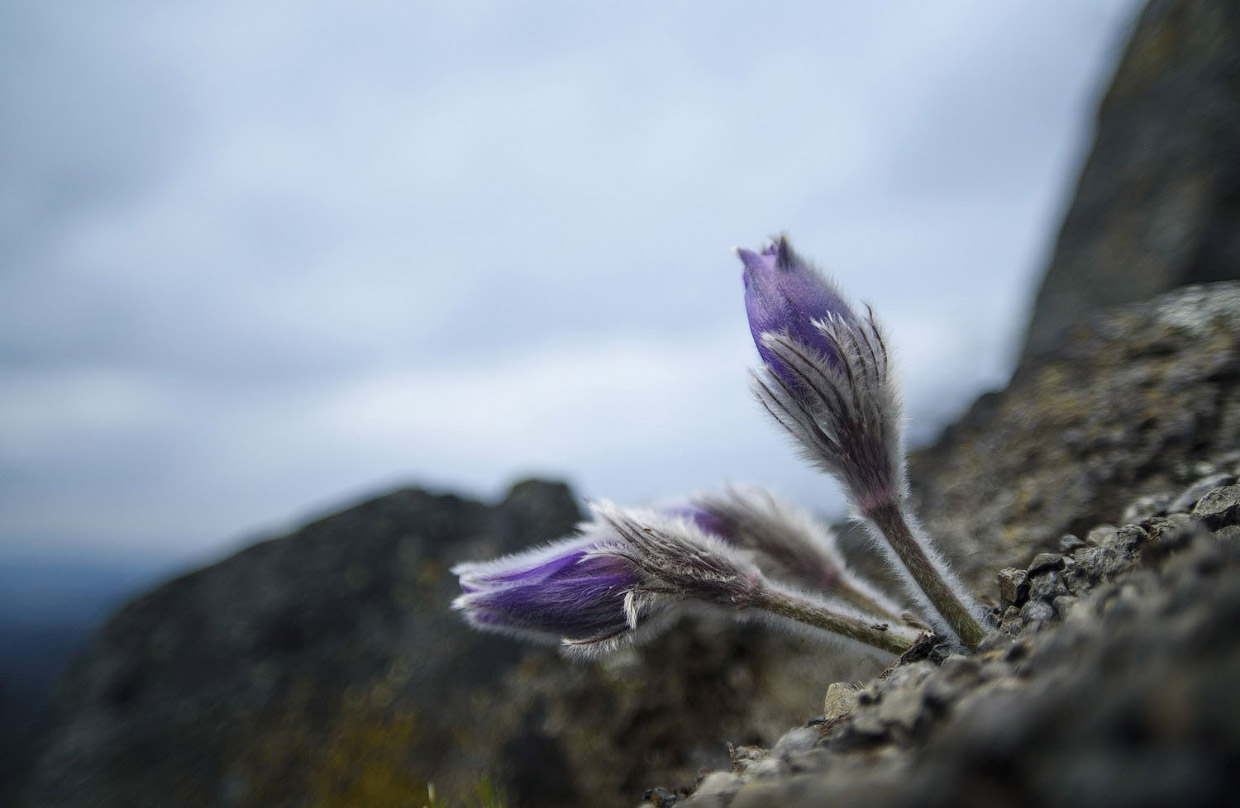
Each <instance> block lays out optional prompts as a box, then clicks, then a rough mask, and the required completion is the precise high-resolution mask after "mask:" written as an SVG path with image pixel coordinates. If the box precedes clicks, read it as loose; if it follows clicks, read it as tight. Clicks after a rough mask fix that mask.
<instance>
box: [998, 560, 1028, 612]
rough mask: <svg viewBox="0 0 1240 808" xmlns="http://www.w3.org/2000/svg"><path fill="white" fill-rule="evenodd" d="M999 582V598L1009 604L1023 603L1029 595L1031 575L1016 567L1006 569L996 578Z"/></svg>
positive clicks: (1000, 571)
mask: <svg viewBox="0 0 1240 808" xmlns="http://www.w3.org/2000/svg"><path fill="white" fill-rule="evenodd" d="M995 577H996V578H997V579H998V581H999V596H1000V597H1001V598H1003V602H1004V603H1007V604H1019V603H1022V602H1023V601H1024V600H1025V598H1026V597H1027V596H1028V595H1029V574H1028V573H1027V572H1025V571H1024V570H1022V569H1017V568H1016V567H1005V568H1003V569H1001V570H999V572H998V574H997V575H996V576H995Z"/></svg>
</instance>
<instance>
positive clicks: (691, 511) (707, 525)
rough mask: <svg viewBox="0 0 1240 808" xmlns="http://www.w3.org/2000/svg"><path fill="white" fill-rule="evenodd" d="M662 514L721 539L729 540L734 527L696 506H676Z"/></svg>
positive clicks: (664, 509) (716, 515) (718, 516)
mask: <svg viewBox="0 0 1240 808" xmlns="http://www.w3.org/2000/svg"><path fill="white" fill-rule="evenodd" d="M661 510H662V512H663V513H665V514H667V515H668V516H671V517H675V518H677V519H686V520H688V521H690V522H692V523H693V524H695V525H697V526H698V528H699V529H701V530H702V531H703V532H704V533H709V534H710V535H712V536H718V537H719V538H721V539H726V540H731V538H732V535H733V533H735V531H736V526H735V525H734V524H732V523H730V522H728V521H727V520H726V519H724V518H723V517H722V516H720V515H719V514H716V513H712V512H711V511H708V510H707V509H705V508H701V507H698V506H697V505H692V504H690V505H678V506H675V507H671V508H663V509H661Z"/></svg>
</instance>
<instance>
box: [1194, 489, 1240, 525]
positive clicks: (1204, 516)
mask: <svg viewBox="0 0 1240 808" xmlns="http://www.w3.org/2000/svg"><path fill="white" fill-rule="evenodd" d="M1193 518H1194V519H1196V520H1198V521H1200V522H1202V523H1203V524H1204V525H1205V526H1206V527H1208V528H1210V529H1211V530H1218V529H1219V528H1222V527H1227V526H1228V525H1234V524H1236V523H1237V522H1238V521H1240V485H1229V486H1227V487H1226V488H1215V489H1214V490H1213V491H1211V492H1209V493H1208V494H1206V495H1205V496H1203V497H1202V498H1201V500H1200V501H1198V502H1197V507H1195V508H1193Z"/></svg>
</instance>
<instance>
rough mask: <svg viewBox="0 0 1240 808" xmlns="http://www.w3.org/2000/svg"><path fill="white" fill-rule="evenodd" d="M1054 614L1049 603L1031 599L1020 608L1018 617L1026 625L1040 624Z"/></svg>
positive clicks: (1036, 625)
mask: <svg viewBox="0 0 1240 808" xmlns="http://www.w3.org/2000/svg"><path fill="white" fill-rule="evenodd" d="M1054 616H1055V609H1054V607H1053V606H1051V605H1050V604H1049V603H1043V602H1042V601H1040V600H1031V601H1029V602H1028V603H1026V604H1025V605H1024V606H1023V607H1022V608H1021V610H1020V619H1021V620H1022V621H1024V623H1025V625H1026V626H1035V627H1038V626H1041V625H1042V624H1043V623H1046V622H1048V621H1049V620H1050V619H1051V618H1053V617H1054Z"/></svg>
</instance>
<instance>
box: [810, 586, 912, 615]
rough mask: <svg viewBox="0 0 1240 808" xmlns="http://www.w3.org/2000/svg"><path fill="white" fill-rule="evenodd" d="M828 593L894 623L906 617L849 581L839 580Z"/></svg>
mask: <svg viewBox="0 0 1240 808" xmlns="http://www.w3.org/2000/svg"><path fill="white" fill-rule="evenodd" d="M828 594H831V595H835V596H837V597H839V599H840V600H842V601H844V602H845V603H847V604H848V605H849V606H852V607H854V608H856V609H859V610H861V611H863V612H866V613H868V614H873V615H874V616H876V617H881V618H883V619H884V620H890V621H891V622H893V623H899V624H903V623H904V618H902V617H901V616H900V615H898V614H896V613H894V612H892V611H891V609H890V607H888V606H884V605H883V604H881V603H879V602H878V601H877V600H875V599H874V598H872V597H870V596H869V595H868V594H866V593H865V592H864V591H862V590H861V589H860V588H858V587H855V586H853V585H852V584H850V583H848V582H847V581H844V580H837V581H836V582H835V583H834V584H833V588H832V589H831V591H830V592H829V593H828Z"/></svg>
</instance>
